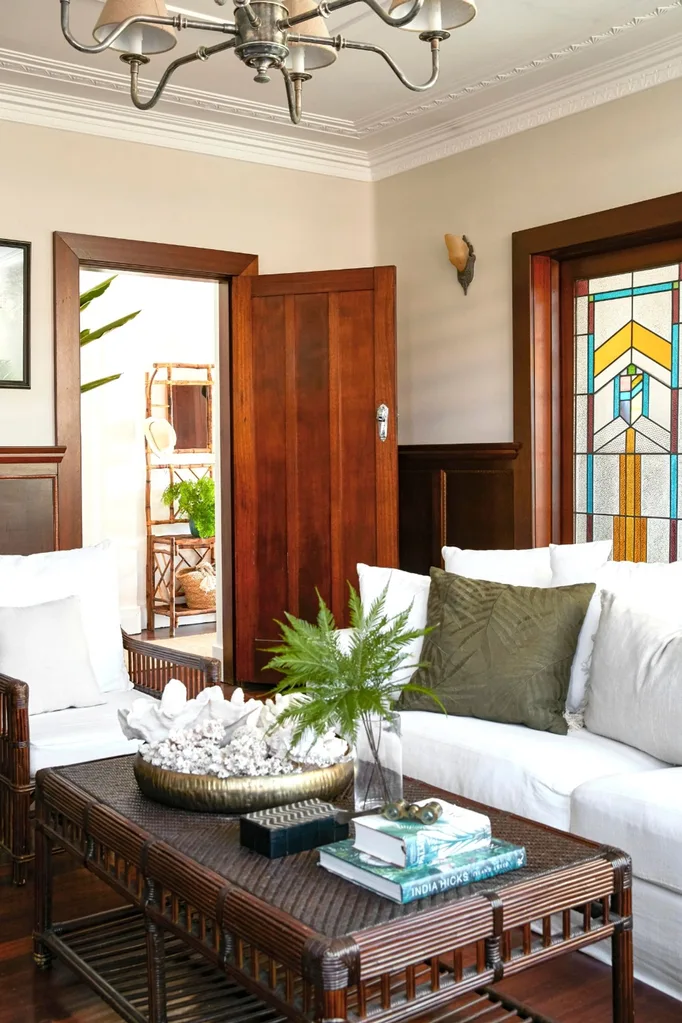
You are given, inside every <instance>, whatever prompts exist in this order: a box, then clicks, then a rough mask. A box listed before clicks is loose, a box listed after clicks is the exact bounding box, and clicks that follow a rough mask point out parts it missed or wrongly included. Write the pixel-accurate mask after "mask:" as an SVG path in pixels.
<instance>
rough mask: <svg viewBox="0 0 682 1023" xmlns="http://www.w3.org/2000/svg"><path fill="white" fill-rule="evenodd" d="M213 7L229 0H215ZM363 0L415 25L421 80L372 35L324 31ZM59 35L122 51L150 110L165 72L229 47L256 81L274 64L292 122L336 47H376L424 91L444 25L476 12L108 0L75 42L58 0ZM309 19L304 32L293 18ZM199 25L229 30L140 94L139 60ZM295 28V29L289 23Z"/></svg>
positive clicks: (407, 2)
mask: <svg viewBox="0 0 682 1023" xmlns="http://www.w3.org/2000/svg"><path fill="white" fill-rule="evenodd" d="M215 2H216V4H218V6H219V7H222V6H224V5H225V4H226V3H228V0H215ZM354 3H364V4H365V5H366V6H367V7H369V8H370V9H371V10H372V11H374V13H375V14H376V15H377V17H379V18H381V20H382V21H383V22H385V23H386V24H387V25H392V26H393V27H394V28H404V29H408V30H411V31H413V32H418V33H419V38H420V39H421V40H422V41H423V42H425V43H428V46H429V49H430V51H431V75H430V77H429V78H428V79H427V81H426V82H424V84H423V85H418V84H415V83H414V82H410V81H409V80H408V79H407V78H406V77H405V75H404V73H403V72H402V71H401V69H400V68H399V67H398V65H397V64H396V63H395V61H394V60H393V58H392V57H391V55H390V54H389V53H388V52H387V51H386V50H384V49H382V47H381V46H375V45H373V44H372V43H362V42H352V41H351V40H350V39H345V38H344V37H343V36H340V35H338V36H334V37H333V38H332V37H331V36H330V35H329V31H328V29H327V26H326V24H325V19H326V18H328V17H329V15H330V14H332V13H333V12H334V11H339V10H341V9H342V8H344V7H349V6H350V5H351V4H354ZM60 4H61V12H62V32H63V34H64V38H65V39H66V40H67V42H68V43H70V44H71V46H73V47H74V49H76V50H79V51H80V52H81V53H101V52H102V51H103V50H107V49H112V50H119V51H120V52H121V60H122V61H124V62H125V63H126V64H127V65H128V67H129V68H130V93H131V99H132V101H133V104H134V106H136V107H137V108H138V109H139V110H149V109H150V108H151V107H153V106H155V105H156V103H157V102H158V100H159V99H160V97H161V95H162V93H163V91H164V89H165V87H166V85H167V84H168V81H169V79H170V78H171V76H172V75H173V74H174V73H175V71H177V69H178V68H180V67H182V66H183V65H185V64H191V63H193V62H194V61H205V60H208V59H209V58H210V57H212V56H213V55H214V54H216V53H220V52H222V51H223V50H234V52H235V55H236V56H237V57H238V58H239V60H241V61H242V62H243V63H244V64H246V66H247V67H250V68H251V69H252V70H253V71H255V72H256V76H255V81H256V82H269V81H270V72H271V71H280V72H281V73H282V77H283V78H284V87H285V91H286V96H287V103H288V105H289V116H290V117H291V120H292V122H293V123H294V124H298V123H299V121H300V120H301V111H302V94H303V83H304V82H307V81H309V80H310V78H311V74H310V72H311V71H316V70H317V69H318V68H323V67H326V66H327V65H328V64H333V62H334V61H335V60H336V57H337V54H338V53H339V52H340V51H341V50H362V51H364V52H366V53H376V54H377V55H378V56H379V57H381V58H382V60H384V61H385V62H386V63H387V64H388V66H389V67H390V69H391V71H392V72H393V73H394V75H395V76H396V77H397V78H398V80H399V81H400V82H402V84H403V85H404V86H405V87H406V88H408V89H411V90H412V91H413V92H424V91H425V90H426V89H430V88H431V86H433V85H435V83H436V81H437V79H438V73H439V70H440V44H441V42H443V41H444V40H446V39H449V38H450V32H449V31H448V29H455V28H460V27H461V26H462V25H466V24H467V23H468V22H470V21H471V20H472V18H474V17H475V16H476V2H475V0H392V2H391V6H390V9H389V11H388V12H386V11H385V10H384V8H383V7H382V5H381V3H380V2H379V0H321V2H320V3H318V4H317V5H316V6H313V4H314V0H232V7H233V17H234V21H222V20H220V19H218V18H211V19H210V20H207V19H204V18H194V17H187V15H186V14H179V13H178V14H169V13H168V9H167V8H166V4H165V0H106V3H105V5H104V9H103V11H102V14H101V15H100V18H99V21H98V22H97V24H96V25H95V28H94V30H93V35H94V37H95V39H96V40H97V42H96V43H95V45H86V44H84V43H80V42H79V41H78V40H77V39H76V38H75V37H74V35H73V33H72V32H71V29H70V27H69V9H70V6H71V0H60ZM299 25H304V26H307V29H308V32H307V34H306V35H301V34H299V31H298V26H299ZM184 29H198V30H200V31H202V32H219V33H221V34H223V35H227V36H229V37H230V38H228V39H226V40H225V41H224V42H221V43H216V45H215V46H200V47H199V48H198V49H197V50H196V51H195V52H194V53H189V54H187V55H186V56H184V57H178V59H177V60H174V61H171V63H170V64H169V65H168V66H167V67H166V69H165V71H164V72H163V74H162V75H161V78H160V80H159V84H158V85H157V86H156V88H155V90H154V91H153V93H152V95H151V96H150V97H149V99H148V100H143V99H142V97H141V95H140V81H139V75H140V68H142V67H144V66H145V65H146V64H148V63H149V55H150V54H155V53H163V52H164V51H166V50H170V49H172V48H173V47H174V46H175V44H176V41H177V40H176V32H180V31H181V30H184ZM292 30H293V31H292Z"/></svg>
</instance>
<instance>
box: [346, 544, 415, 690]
mask: <svg viewBox="0 0 682 1023" xmlns="http://www.w3.org/2000/svg"><path fill="white" fill-rule="evenodd" d="M357 570H358V578H359V580H360V599H361V601H362V606H363V608H364V609H365V611H367V610H369V607H370V605H371V604H372V603H373V602H374V601H375V600H376V599H377V597H380V596H381V594H382V593H383V591H384V590H386V601H385V604H384V610H385V612H386V614H387V615H388V616H389V617H391V618H393V617H394V616H395V615H397V614H400V612H401V611H405V610H406V609H407V608H408V607H409V606H410V604H412V610H411V611H410V615H409V618H408V620H407V627H408V629H425V628H426V608H427V604H428V602H429V589H430V587H431V578H430V576H428V575H416V574H415V573H414V572H402V571H401V570H400V569H398V568H375V567H373V566H371V565H362V564H360V565H358V566H357ZM423 645H424V637H423V636H420V637H419V638H418V639H415V640H413V641H412V642H411V643H409V644H408V645H407V646H406V647H405V656H404V658H403V661H402V665H401V667H400V668H399V669H398V671H397V672H396V673H395V676H394V678H395V681H396V683H400V682H402V683H404V682H406V681H407V680H408V678H409V676H410V675H412V673H413V672H414V671H415V669H416V666H417V664H419V659H420V657H421V652H422V646H423Z"/></svg>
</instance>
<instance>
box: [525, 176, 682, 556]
mask: <svg viewBox="0 0 682 1023" xmlns="http://www.w3.org/2000/svg"><path fill="white" fill-rule="evenodd" d="M679 238H682V192H678V193H676V194H674V195H667V196H662V197H661V198H657V199H650V200H647V201H645V202H638V203H633V204H632V205H630V206H621V207H618V208H616V209H612V210H605V211H603V212H600V213H594V214H590V215H588V216H583V217H575V218H574V219H572V220H564V221H560V222H558V223H555V224H546V225H544V226H542V227H535V228H531V229H530V230H528V231H518V232H516V233H515V234H514V235H512V283H513V344H514V361H513V385H514V439H515V441H516V442H517V443H518V444H519V445H520V450H519V457H518V460H517V463H516V471H515V474H514V480H515V484H514V487H515V489H514V503H515V516H514V522H515V526H514V541H515V546H516V547H520V548H523V547H543V546H545V545H546V544H548V543H549V542H550V541H554V542H560V541H562V540H563V541H566V540H567V536H566V530H565V528H564V535H563V536H562V530H561V523H562V521H563V522H564V523H565V522H566V521H567V516H566V508H567V503H568V501H572V495H571V493H570V487H567V485H566V482H565V479H564V481H563V484H562V459H561V446H562V436H563V435H564V434H565V430H566V425H565V423H564V425H563V428H562V409H563V410H564V412H563V415H564V417H565V402H562V400H561V358H562V352H561V346H560V337H561V323H560V308H561V302H560V289H561V277H562V275H561V268H562V264H563V263H565V262H567V261H570V260H575V259H578V258H580V257H583V256H597V255H601V254H608V253H615V252H617V251H618V250H620V249H624V248H630V249H632V248H634V247H637V246H646V245H652V244H655V243H661V242H666V241H670V240H673V239H679ZM564 377H566V374H565V373H564ZM564 461H565V459H564ZM563 469H564V476H566V475H567V473H566V467H565V466H564V467H563ZM562 502H564V504H565V506H566V507H564V510H563V514H562Z"/></svg>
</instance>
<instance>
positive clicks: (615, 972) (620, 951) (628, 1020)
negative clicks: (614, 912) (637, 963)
mask: <svg viewBox="0 0 682 1023" xmlns="http://www.w3.org/2000/svg"><path fill="white" fill-rule="evenodd" d="M618 898H619V902H620V907H619V908H620V915H621V916H622V917H624V918H625V919H624V922H623V924H622V925H621V926H619V928H618V929H617V930H616V932H615V933H614V935H613V938H612V939H611V948H612V966H611V971H612V981H613V1023H634V1019H635V981H634V972H633V971H634V967H633V953H632V890H631V889H630V888H626V889H624V890H623V891H622V892H620V893H619V897H618Z"/></svg>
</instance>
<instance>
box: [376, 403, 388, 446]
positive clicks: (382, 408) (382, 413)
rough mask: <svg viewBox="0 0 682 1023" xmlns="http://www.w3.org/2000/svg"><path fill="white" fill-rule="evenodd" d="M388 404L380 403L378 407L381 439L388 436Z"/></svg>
mask: <svg viewBox="0 0 682 1023" xmlns="http://www.w3.org/2000/svg"><path fill="white" fill-rule="evenodd" d="M388 412H389V409H388V405H383V404H382V405H379V407H378V409H377V423H378V424H379V440H380V441H385V440H386V438H387V437H388Z"/></svg>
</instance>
